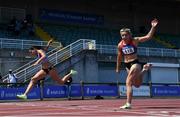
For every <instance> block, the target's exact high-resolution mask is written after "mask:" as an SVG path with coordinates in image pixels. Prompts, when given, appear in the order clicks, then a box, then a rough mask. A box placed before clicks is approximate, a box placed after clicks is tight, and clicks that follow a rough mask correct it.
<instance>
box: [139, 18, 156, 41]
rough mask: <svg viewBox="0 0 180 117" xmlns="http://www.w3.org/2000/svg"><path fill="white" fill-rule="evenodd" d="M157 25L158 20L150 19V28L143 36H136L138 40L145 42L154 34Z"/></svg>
mask: <svg viewBox="0 0 180 117" xmlns="http://www.w3.org/2000/svg"><path fill="white" fill-rule="evenodd" d="M157 25H158V20H157V19H154V20H152V21H151V29H150V31H149V33H148V34H147V35H145V36H142V37H138V41H139V42H145V41H148V40H150V39H151V38H152V37H153V35H154V32H155V30H156V27H157Z"/></svg>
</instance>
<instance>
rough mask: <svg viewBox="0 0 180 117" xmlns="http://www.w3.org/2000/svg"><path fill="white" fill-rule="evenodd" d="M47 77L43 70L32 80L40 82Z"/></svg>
mask: <svg viewBox="0 0 180 117" xmlns="http://www.w3.org/2000/svg"><path fill="white" fill-rule="evenodd" d="M45 76H46V72H44V70H42V69H41V70H40V71H38V72H37V73H36V74H35V75H34V76H33V77H32V79H33V80H36V81H38V80H40V79H42V78H44V77H45Z"/></svg>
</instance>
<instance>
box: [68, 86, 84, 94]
mask: <svg viewBox="0 0 180 117" xmlns="http://www.w3.org/2000/svg"><path fill="white" fill-rule="evenodd" d="M69 96H70V97H81V96H82V93H81V85H72V86H70V87H69Z"/></svg>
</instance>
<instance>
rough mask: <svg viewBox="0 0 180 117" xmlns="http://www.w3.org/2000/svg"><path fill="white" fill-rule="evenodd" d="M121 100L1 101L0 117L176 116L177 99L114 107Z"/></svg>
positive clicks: (179, 101)
mask: <svg viewBox="0 0 180 117" xmlns="http://www.w3.org/2000/svg"><path fill="white" fill-rule="evenodd" d="M124 102H125V99H113V100H112V99H111V100H71V101H68V100H63V101H62V100H59V101H57V100H56V101H29V100H28V101H18V102H1V103H0V116H13V117H20V116H22V117H28V116H45V117H48V116H66V117H68V116H86V117H88V116H89V117H90V116H106V117H109V116H160V117H162V116H171V117H172V116H180V99H134V100H133V103H132V104H133V108H132V109H131V110H117V108H118V107H119V106H120V105H122V104H123V103H124Z"/></svg>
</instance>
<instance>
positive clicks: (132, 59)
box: [124, 54, 138, 63]
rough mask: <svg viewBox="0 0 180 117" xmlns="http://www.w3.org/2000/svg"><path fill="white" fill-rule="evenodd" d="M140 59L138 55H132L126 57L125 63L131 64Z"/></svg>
mask: <svg viewBox="0 0 180 117" xmlns="http://www.w3.org/2000/svg"><path fill="white" fill-rule="evenodd" d="M136 59H138V57H137V54H131V55H124V62H125V63H129V62H132V61H134V60H136Z"/></svg>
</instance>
